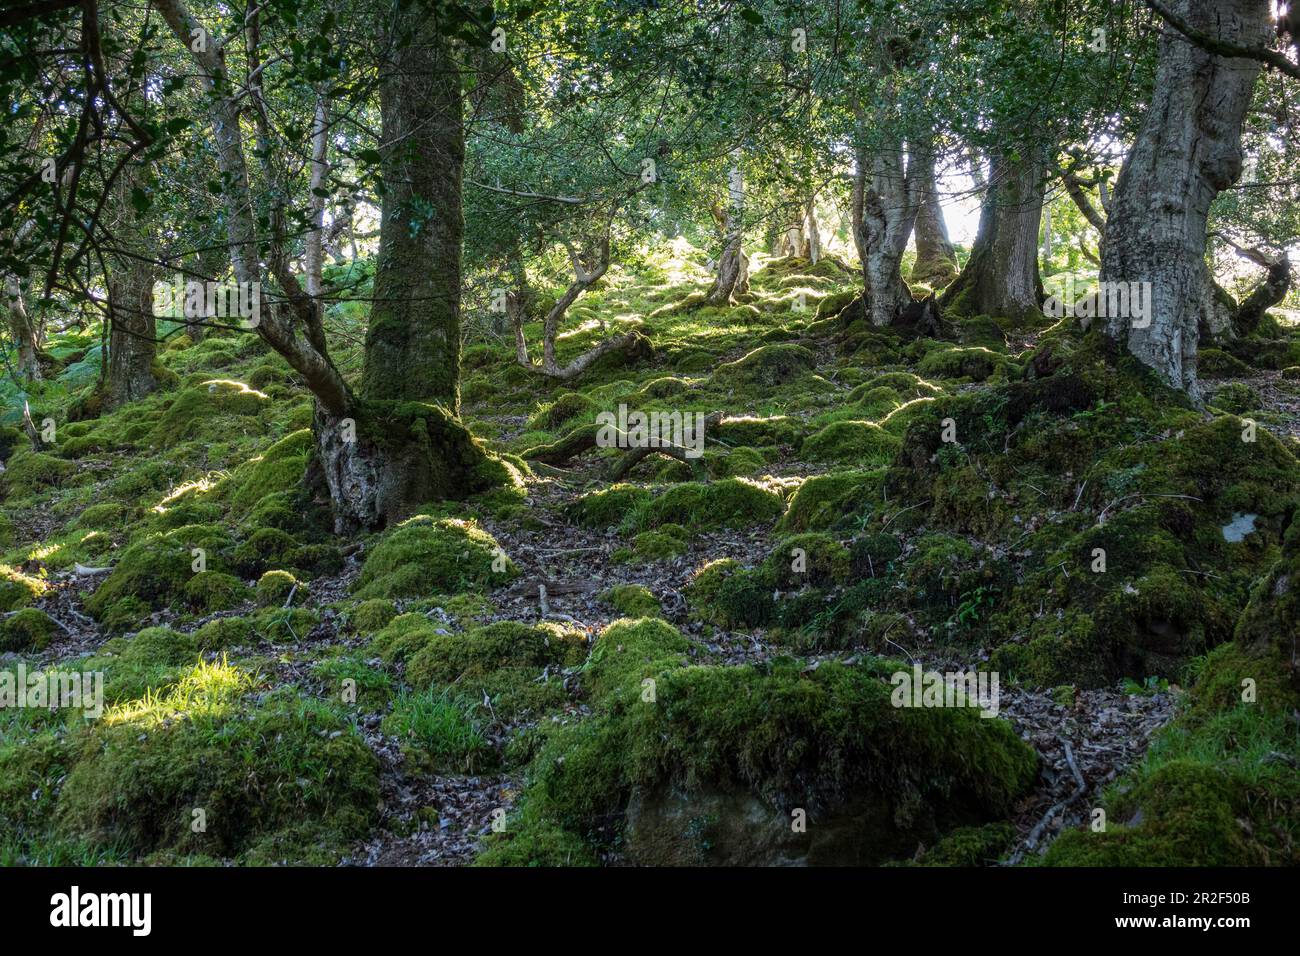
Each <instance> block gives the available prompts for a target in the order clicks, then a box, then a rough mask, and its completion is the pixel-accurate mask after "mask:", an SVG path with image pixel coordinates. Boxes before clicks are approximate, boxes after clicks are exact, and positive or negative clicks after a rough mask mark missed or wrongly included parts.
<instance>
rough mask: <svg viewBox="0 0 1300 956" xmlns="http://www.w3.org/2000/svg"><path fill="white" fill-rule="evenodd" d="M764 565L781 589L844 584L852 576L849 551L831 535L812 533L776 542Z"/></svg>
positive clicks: (769, 575)
mask: <svg viewBox="0 0 1300 956" xmlns="http://www.w3.org/2000/svg"><path fill="white" fill-rule="evenodd" d="M763 568H764V571H765V572H766V573H767V575H768V577H769V578H770V579H771V580H772V581H773V582H775V584H776V585H777V586H778V587H781V588H797V587H802V586H804V585H807V584H812V585H818V586H821V585H831V584H844V583H846V582H847V581H848V578H849V572H850V554H849V549H848V548H846V547H844V545H842V544H840V543H839V542H838V541H836V540H835V539H834V538H832V537H830V536H829V535H826V534H822V533H819V532H810V533H806V534H798V535H794V536H793V537H789V538H785V539H783V540H782V541H780V542H779V543H777V544H776V546H774V547H773V548H772V553H771V554H770V555H769V556H768V559H767V561H765V562H764V565H763Z"/></svg>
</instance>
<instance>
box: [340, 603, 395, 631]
mask: <svg viewBox="0 0 1300 956" xmlns="http://www.w3.org/2000/svg"><path fill="white" fill-rule="evenodd" d="M395 617H397V605H396V604H394V603H393V602H392V601H390V600H388V599H387V598H371V599H370V600H368V601H362V602H361V603H360V604H358V605H357V606H356V607H354V608H352V610H350V611H349V612H348V616H347V619H348V625H349V626H350V627H351V628H352V629H353V630H354V631H356V632H357V633H358V634H374V633H376V632H378V631H382V630H383V629H384V628H385V627H387V626H388V624H389V623H390V622H391V621H392V620H393V618H395Z"/></svg>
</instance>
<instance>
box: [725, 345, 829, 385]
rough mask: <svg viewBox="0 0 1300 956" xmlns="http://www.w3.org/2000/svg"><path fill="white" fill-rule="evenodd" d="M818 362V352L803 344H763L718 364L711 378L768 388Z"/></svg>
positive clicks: (810, 367)
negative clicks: (731, 359) (729, 360)
mask: <svg viewBox="0 0 1300 956" xmlns="http://www.w3.org/2000/svg"><path fill="white" fill-rule="evenodd" d="M816 365H817V356H816V355H815V354H814V353H813V352H812V351H811V350H809V349H806V348H804V347H803V346H802V345H793V344H789V343H780V344H776V345H764V346H760V347H759V348H756V349H754V350H753V351H752V352H748V353H747V354H745V355H743V356H742V357H740V358H738V359H736V360H735V361H734V362H726V363H724V364H722V365H719V366H718V367H717V369H716V370H715V371H714V373H713V380H714V382H715V383H717V384H719V385H733V386H734V385H747V386H761V387H764V388H771V387H772V386H775V385H783V384H785V383H787V382H790V381H793V380H794V379H796V378H798V377H799V376H800V375H803V374H804V373H806V372H809V371H811V370H812V369H813V368H814V367H816Z"/></svg>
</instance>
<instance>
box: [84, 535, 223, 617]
mask: <svg viewBox="0 0 1300 956" xmlns="http://www.w3.org/2000/svg"><path fill="white" fill-rule="evenodd" d="M228 544H229V538H228V537H227V536H226V534H225V532H223V531H222V530H221V529H220V528H218V527H215V526H213V525H184V526H182V527H180V528H176V529H174V530H172V531H168V532H166V533H165V534H160V535H154V536H150V537H147V538H144V539H143V540H140V541H138V542H137V543H135V544H133V545H131V546H130V547H129V548H127V549H126V550H125V551H124V552H123V553H122V556H121V557H120V558H118V561H117V564H115V565H114V566H113V571H112V573H111V574H109V575H108V577H107V578H105V579H104V581H103V583H102V584H100V586H99V587H98V589H96V591H95V593H94V594H92V595H91V596H90V598H89V600H87V601H86V607H87V609H89V611H90V612H91V613H92V614H94V615H95V616H96V617H101V616H102V615H103V614H104V613H105V612H106V611H107V610H108V609H109V608H110V607H111V606H112V605H114V604H115V603H117V602H118V601H120V600H121V599H122V598H125V597H134V598H137V599H139V600H140V601H143V602H144V603H145V604H147V605H149V606H150V607H154V608H162V607H165V606H166V605H168V604H170V603H171V602H172V601H173V600H175V599H176V598H178V597H180V596H181V593H182V592H183V590H184V588H185V585H186V584H187V583H188V582H189V580H190V579H191V578H192V577H194V576H195V575H196V574H199V573H202V572H200V571H198V570H196V566H197V565H196V562H198V561H199V560H200V558H201V559H202V561H203V567H204V570H211V571H219V570H222V568H221V565H222V557H221V556H222V553H223V549H225V548H226V547H227V546H228Z"/></svg>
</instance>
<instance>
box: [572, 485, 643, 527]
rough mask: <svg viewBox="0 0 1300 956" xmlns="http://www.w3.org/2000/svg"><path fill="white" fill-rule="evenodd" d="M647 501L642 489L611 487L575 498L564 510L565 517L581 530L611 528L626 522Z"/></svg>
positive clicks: (630, 486)
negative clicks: (579, 526) (581, 528)
mask: <svg viewBox="0 0 1300 956" xmlns="http://www.w3.org/2000/svg"><path fill="white" fill-rule="evenodd" d="M649 500H650V492H649V491H647V490H646V489H644V488H639V487H637V486H636V485H628V484H615V485H610V486H609V487H608V488H602V489H600V490H598V491H591V492H588V493H587V494H585V495H579V496H578V497H577V498H575V499H573V500H572V501H571V502H569V503H568V504H567V505H566V506H565V514H566V515H567V516H568V518H569V520H571V521H573V522H574V523H576V524H580V525H582V526H583V527H585V528H613V527H617V526H619V525H621V524H623V523H624V522H625V521H627V520H628V519H629V518H630V516H631V515H632V514H633V513H634V512H635V511H636V510H637V509H639V508H640V507H642V506H643V505H645V503H646V502H648V501H649Z"/></svg>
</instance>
